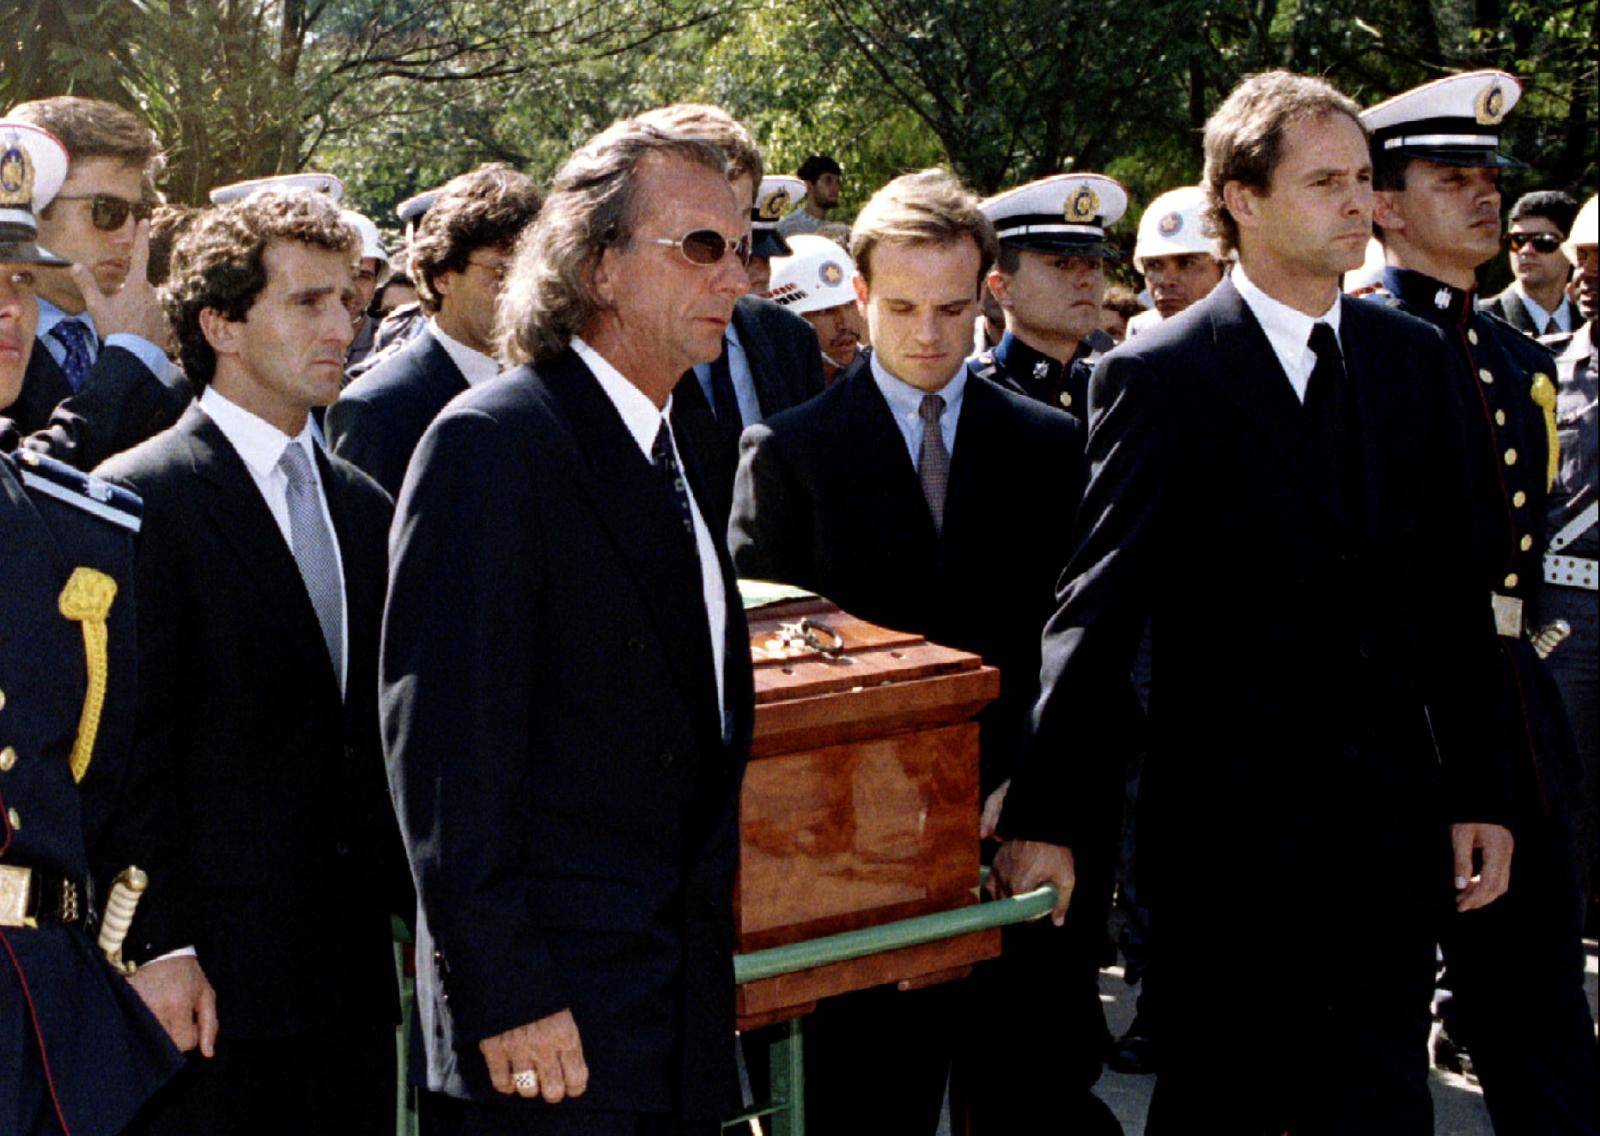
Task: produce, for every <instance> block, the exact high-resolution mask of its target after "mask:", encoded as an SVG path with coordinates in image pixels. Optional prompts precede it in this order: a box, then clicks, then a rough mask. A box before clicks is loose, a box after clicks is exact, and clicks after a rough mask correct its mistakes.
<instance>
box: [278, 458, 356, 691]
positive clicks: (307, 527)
mask: <svg viewBox="0 0 1600 1136" xmlns="http://www.w3.org/2000/svg"><path fill="white" fill-rule="evenodd" d="M278 468H279V469H281V470H283V475H284V477H286V478H287V479H288V481H289V490H288V494H287V497H288V501H289V542H290V544H291V545H293V546H294V562H295V565H296V567H298V568H299V569H300V578H301V579H302V580H304V581H305V585H306V595H307V596H309V597H310V599H311V606H312V607H313V608H315V609H316V612H317V622H318V623H320V624H321V625H322V638H323V641H324V642H325V643H326V644H327V646H328V658H329V659H330V660H331V661H332V662H333V673H334V674H336V675H338V674H340V673H341V671H342V665H341V660H342V656H343V654H344V651H343V640H344V626H343V625H344V620H343V618H342V615H343V613H342V611H341V608H342V605H343V602H344V600H343V595H342V588H341V587H340V583H339V558H338V556H337V555H336V554H335V553H334V549H333V533H331V532H330V531H329V530H328V522H327V521H326V520H325V519H324V517H323V515H322V499H321V497H320V496H319V494H318V493H317V482H316V479H315V478H314V477H312V475H311V462H310V460H309V459H308V458H307V457H306V451H305V447H304V446H302V445H300V444H299V443H298V442H290V443H289V446H288V448H287V449H285V450H284V451H283V456H282V457H281V458H279V459H278ZM341 681H342V680H341Z"/></svg>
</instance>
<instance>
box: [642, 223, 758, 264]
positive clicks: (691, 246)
mask: <svg viewBox="0 0 1600 1136" xmlns="http://www.w3.org/2000/svg"><path fill="white" fill-rule="evenodd" d="M649 243H650V244H654V245H674V246H676V248H677V249H678V251H679V252H681V253H683V259H684V260H687V261H688V262H689V263H690V264H702V265H710V264H716V263H718V262H719V261H721V260H722V258H723V256H724V255H726V254H727V252H728V250H729V249H732V250H733V255H734V256H736V257H738V258H739V263H740V264H749V263H750V238H749V237H740V238H739V239H738V240H737V241H735V242H733V243H731V244H730V243H729V242H728V238H726V237H724V236H723V235H722V234H721V233H719V232H717V231H716V230H715V229H696V230H695V231H694V232H692V233H686V234H685V235H684V236H683V238H682V239H680V240H676V241H675V240H672V239H671V238H669V237H655V238H653V239H652V240H651V241H650V242H649Z"/></svg>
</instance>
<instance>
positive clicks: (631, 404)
mask: <svg viewBox="0 0 1600 1136" xmlns="http://www.w3.org/2000/svg"><path fill="white" fill-rule="evenodd" d="M572 350H573V351H575V352H577V355H578V358H580V359H582V360H583V361H584V363H585V364H586V365H587V366H588V368H589V370H590V372H591V373H592V374H593V375H594V377H595V379H596V381H598V382H599V384H600V389H601V390H603V391H605V392H606V397H607V398H609V399H610V400H611V403H612V405H613V406H615V407H616V408H617V413H618V414H620V415H621V416H622V424H623V425H624V426H626V427H627V428H628V433H630V434H632V435H633V440H634V441H635V442H637V443H639V449H640V450H641V451H642V452H643V453H644V456H645V458H646V459H647V460H653V459H652V458H651V453H652V451H653V450H654V449H655V444H656V435H657V434H658V433H660V432H661V423H662V422H664V421H665V420H666V418H667V415H668V414H670V413H671V412H672V396H671V395H668V396H667V404H666V405H665V406H663V407H661V408H660V409H659V410H658V409H656V404H655V403H653V402H651V401H650V398H649V396H648V395H646V394H645V393H644V391H642V390H640V389H639V388H638V387H636V386H634V385H633V384H632V383H630V382H629V381H628V380H627V379H626V378H624V377H623V374H622V372H621V371H619V370H617V369H616V368H615V367H613V366H612V365H611V364H610V363H609V362H608V361H607V360H606V357H605V356H604V355H602V354H600V352H598V351H596V350H595V349H594V348H593V347H590V346H589V345H588V344H587V343H585V342H584V341H583V340H582V339H581V338H580V337H578V336H576V335H575V336H573V337H572Z"/></svg>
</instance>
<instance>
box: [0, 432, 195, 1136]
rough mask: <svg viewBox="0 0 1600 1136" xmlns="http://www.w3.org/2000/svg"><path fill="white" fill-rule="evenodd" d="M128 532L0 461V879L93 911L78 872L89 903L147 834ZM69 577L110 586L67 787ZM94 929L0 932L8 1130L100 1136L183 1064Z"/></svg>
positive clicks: (77, 716) (47, 472)
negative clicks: (100, 670) (99, 681)
mask: <svg viewBox="0 0 1600 1136" xmlns="http://www.w3.org/2000/svg"><path fill="white" fill-rule="evenodd" d="M138 525H139V509H138V502H137V500H136V499H134V498H132V497H130V496H129V495H127V494H125V493H121V492H116V491H113V490H112V489H111V487H110V486H107V485H105V484H104V483H97V482H94V481H92V480H91V479H89V478H87V477H85V476H84V475H83V474H81V473H75V472H74V471H72V470H70V469H67V468H66V467H65V466H62V465H60V464H58V463H56V462H53V461H51V460H50V459H49V458H44V457H40V456H39V455H38V454H35V453H23V454H18V455H10V454H6V455H0V871H3V870H6V869H19V868H26V869H31V870H32V871H34V872H48V873H52V874H54V875H55V876H56V877H58V878H59V877H68V878H70V879H72V880H74V881H75V882H76V883H77V885H78V887H79V897H80V901H81V903H82V904H83V905H84V908H87V907H88V906H89V905H90V904H91V903H92V902H93V901H92V899H91V892H90V890H89V889H87V888H86V887H85V886H84V885H85V883H86V881H88V880H89V879H90V878H91V877H92V878H93V881H94V884H93V888H94V891H96V892H97V893H98V894H99V896H100V897H101V902H102V903H103V899H104V896H105V894H106V891H107V889H108V888H109V886H110V882H111V879H112V877H113V876H114V875H115V874H116V873H117V872H119V871H121V870H122V869H123V868H126V867H128V866H130V865H133V864H138V865H139V866H141V867H144V866H145V865H146V863H147V861H148V858H147V857H146V856H145V854H144V851H143V850H144V848H145V843H144V841H145V839H146V838H147V836H148V835H149V834H148V831H147V830H146V829H145V828H144V827H143V826H142V825H141V824H140V823H139V821H140V817H139V816H138V815H137V811H136V810H132V809H129V808H127V807H126V805H127V792H128V787H129V785H128V782H129V778H128V768H129V766H128V756H129V745H130V742H131V740H132V732H133V712H134V696H135V688H136V685H137V677H138V671H137V659H136V655H135V648H134V625H135V614H134V608H135V597H134V589H133V581H132V575H133V542H134V533H135V532H136V531H137V529H138ZM78 569H90V570H92V571H94V572H99V573H103V574H104V575H106V576H108V577H110V578H111V580H113V581H114V582H115V585H116V594H115V596H114V597H113V598H112V601H111V607H110V610H109V611H108V612H107V618H106V638H105V643H106V683H107V685H106V694H105V701H104V704H103V706H102V710H101V714H100V717H99V730H98V733H97V736H96V740H95V744H94V747H93V749H92V750H91V751H90V755H89V766H88V769H87V770H86V772H85V775H84V778H83V781H82V782H81V783H74V781H73V776H72V769H71V761H70V755H71V753H72V751H73V746H74V742H75V741H76V739H77V736H78V732H79V724H80V721H81V720H82V715H83V712H84V705H85V693H86V683H87V676H88V662H87V654H86V649H85V644H84V635H83V632H82V630H81V628H80V625H79V624H78V623H76V622H73V621H71V620H68V619H67V618H65V617H64V616H63V615H62V613H61V610H60V596H61V594H62V592H63V590H64V589H65V588H66V586H67V582H68V580H69V579H71V578H72V576H73V575H74V573H75V572H76V571H77V570H78ZM13 878H14V877H13ZM52 898H54V897H52ZM96 933H97V932H96V929H95V928H93V927H85V926H83V925H81V924H72V925H68V924H63V923H61V922H59V921H55V922H52V921H50V920H48V919H41V920H40V922H39V925H38V926H36V927H9V926H0V1126H4V1127H5V1130H6V1131H7V1132H11V1131H14V1130H15V1129H13V1128H12V1127H11V1125H12V1124H14V1123H15V1124H20V1125H22V1128H21V1132H22V1133H23V1134H24V1136H31V1134H32V1133H34V1132H39V1133H45V1132H50V1133H54V1132H59V1131H61V1127H60V1125H61V1124H64V1125H65V1126H66V1128H67V1129H68V1130H69V1131H71V1132H72V1133H74V1134H75V1136H111V1134H113V1133H116V1132H120V1131H122V1129H123V1128H124V1127H125V1126H126V1125H127V1124H128V1122H129V1121H130V1120H131V1119H132V1117H133V1114H134V1113H135V1111H136V1110H137V1109H138V1107H139V1106H140V1104H142V1103H143V1102H144V1101H145V1100H146V1099H147V1098H148V1097H150V1096H151V1094H153V1093H154V1092H155V1091H156V1090H157V1089H158V1088H159V1087H160V1086H161V1084H162V1083H163V1082H164V1081H165V1080H166V1079H167V1078H168V1077H170V1076H171V1075H172V1074H173V1073H174V1072H175V1071H176V1070H177V1069H178V1068H179V1066H180V1065H181V1063H182V1059H181V1057H180V1056H179V1054H178V1051H177V1050H176V1049H174V1048H173V1046H172V1043H171V1042H169V1041H168V1040H167V1036H166V1034H165V1032H163V1030H162V1029H161V1027H160V1025H159V1024H157V1022H156V1020H155V1018H153V1017H152V1016H151V1015H150V1013H149V1012H148V1011H147V1010H146V1009H145V1008H144V1003H143V1002H141V1001H140V1000H139V997H138V995H136V994H135V993H134V992H133V989H132V987H130V986H129V985H128V983H127V981H126V980H125V979H123V978H122V976H121V975H119V974H117V973H116V972H115V971H113V970H112V969H111V967H110V966H109V965H108V964H107V962H106V960H105V958H104V956H103V955H102V954H101V953H100V951H99V950H98V949H97V948H96V946H95V941H94V936H95V934H96ZM41 1054H42V1056H43V1060H42V1061H41ZM24 1105H26V1112H24ZM36 1105H38V1106H40V1107H39V1108H38V1110H37V1111H36V1110H35V1106H36ZM28 1113H31V1114H32V1115H28ZM39 1123H42V1125H43V1126H42V1127H35V1125H36V1124H39Z"/></svg>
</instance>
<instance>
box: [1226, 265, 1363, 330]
mask: <svg viewBox="0 0 1600 1136" xmlns="http://www.w3.org/2000/svg"><path fill="white" fill-rule="evenodd" d="M1233 286H1234V287H1235V288H1237V289H1238V290H1239V295H1241V296H1243V297H1244V302H1245V303H1246V304H1249V305H1250V311H1251V312H1252V313H1254V315H1255V317H1256V319H1257V320H1258V321H1259V322H1260V324H1261V329H1262V330H1263V331H1265V332H1266V333H1267V335H1268V336H1269V337H1271V336H1274V335H1278V336H1283V337H1285V338H1286V339H1291V340H1293V341H1294V342H1296V343H1298V344H1299V345H1300V346H1301V347H1304V346H1305V345H1306V344H1307V343H1309V342H1310V341H1311V328H1312V327H1313V326H1314V325H1316V324H1319V323H1325V324H1327V325H1328V326H1329V327H1331V328H1333V330H1334V333H1335V334H1337V333H1338V331H1339V292H1338V290H1337V289H1335V290H1334V294H1333V303H1332V304H1331V305H1329V307H1328V310H1327V311H1325V312H1323V313H1322V314H1321V315H1320V316H1308V315H1306V314H1305V313H1304V312H1302V311H1300V310H1299V309H1297V308H1291V307H1290V306H1289V305H1288V304H1286V303H1284V302H1283V301H1282V300H1278V299H1274V298H1273V297H1271V296H1269V295H1267V294H1266V293H1265V292H1263V291H1262V290H1261V289H1260V288H1257V287H1256V286H1255V283H1254V282H1253V281H1252V280H1251V279H1250V277H1249V276H1247V275H1245V271H1244V265H1242V264H1235V265H1234V266H1233Z"/></svg>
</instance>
